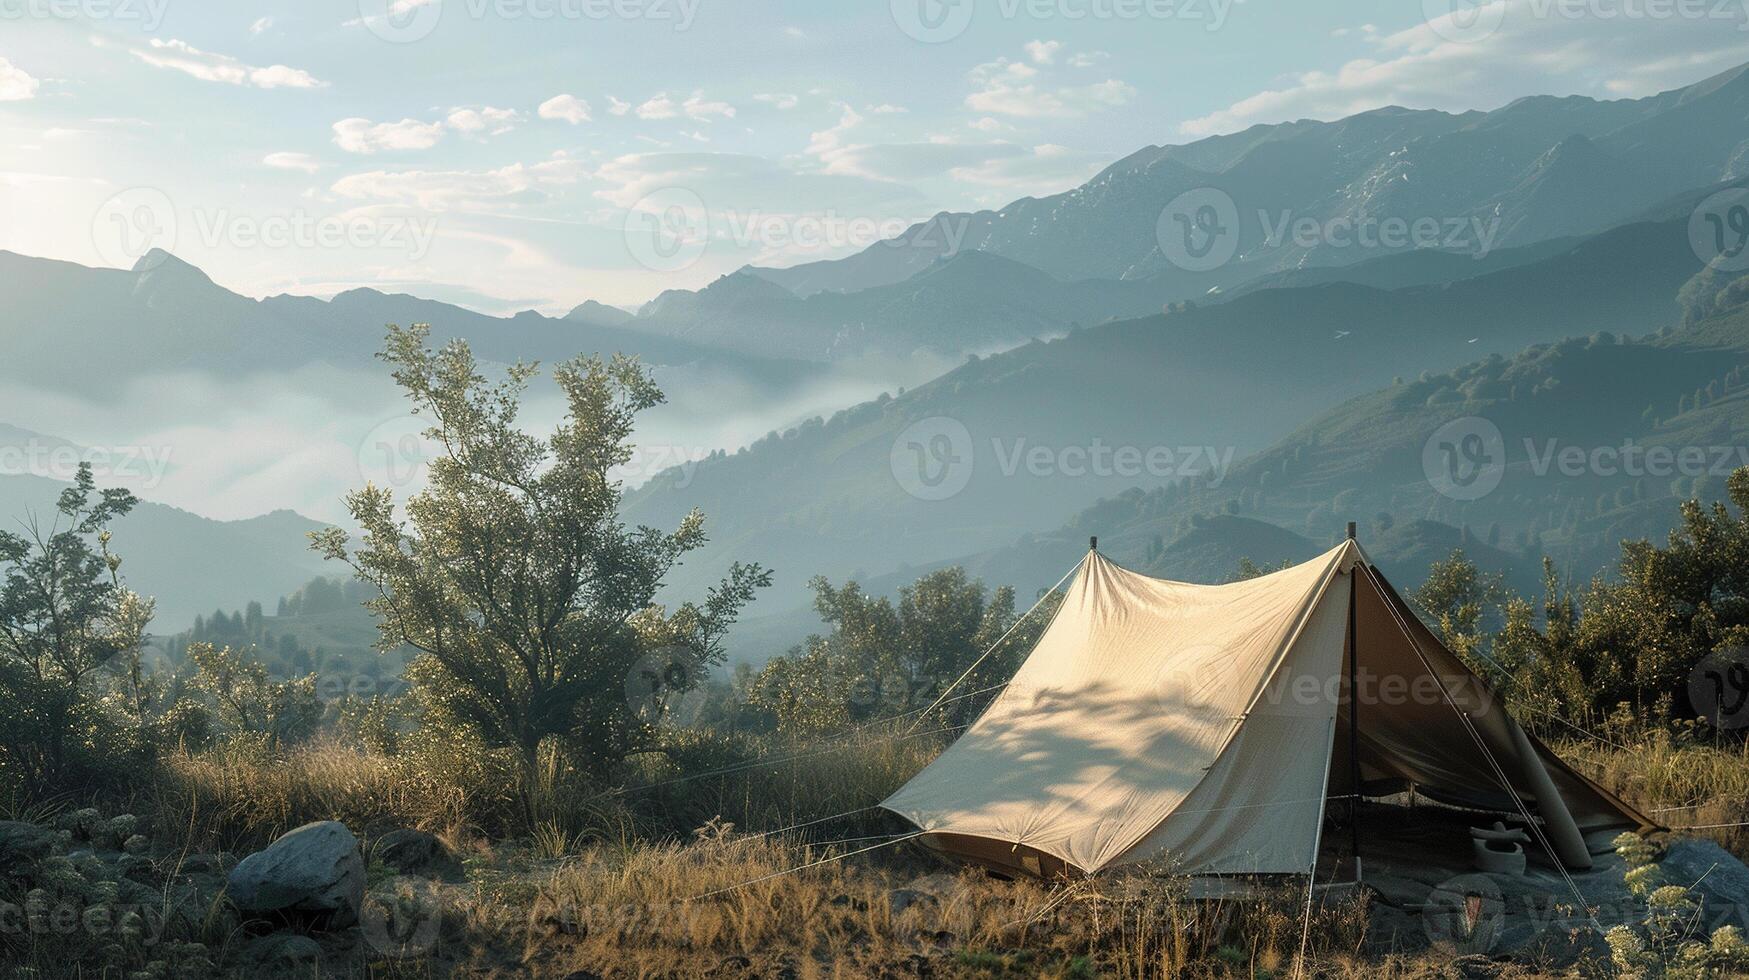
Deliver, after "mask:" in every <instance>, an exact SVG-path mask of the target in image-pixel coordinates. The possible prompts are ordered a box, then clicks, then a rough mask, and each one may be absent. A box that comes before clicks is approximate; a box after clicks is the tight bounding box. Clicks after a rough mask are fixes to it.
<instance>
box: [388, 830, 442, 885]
mask: <svg viewBox="0 0 1749 980" xmlns="http://www.w3.org/2000/svg"><path fill="white" fill-rule="evenodd" d="M370 853H371V857H372V858H373V859H374V860H377V861H380V862H382V863H383V864H386V865H388V866H389V867H391V868H394V869H395V870H397V871H399V872H401V873H403V874H418V873H420V872H425V871H437V870H443V869H446V868H447V867H448V865H449V864H450V863H451V862H452V860H453V859H452V858H451V856H450V853H449V848H448V847H445V846H444V843H443V841H441V840H438V839H437V836H436V835H435V834H428V833H426V832H425V831H423V830H391V831H389V832H388V833H386V834H384V835H383V836H381V837H379V838H377V842H376V844H375V845H374V846H372V847H371V852H370Z"/></svg>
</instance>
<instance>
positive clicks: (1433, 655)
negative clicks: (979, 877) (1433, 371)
mask: <svg viewBox="0 0 1749 980" xmlns="http://www.w3.org/2000/svg"><path fill="white" fill-rule="evenodd" d="M1351 604H1352V608H1351ZM1350 622H1352V623H1353V626H1352V628H1351V627H1350V625H1349V624H1350ZM1351 640H1352V648H1353V649H1354V650H1355V655H1354V659H1353V662H1352V663H1350V662H1349V659H1348V657H1347V656H1346V653H1347V649H1348V648H1349V647H1350V645H1351V643H1350V641H1351ZM1350 674H1352V675H1353V677H1352V680H1351V678H1350V677H1349V676H1348V675H1350ZM1350 692H1352V694H1353V697H1352V698H1351V697H1350ZM1356 708H1358V718H1359V724H1358V725H1353V726H1351V725H1350V717H1351V712H1352V711H1354V710H1355V709H1356ZM1351 728H1352V729H1354V730H1352V731H1351ZM1545 763H1546V764H1545ZM1496 766H1497V767H1498V768H1496ZM1355 773H1358V774H1359V776H1358V785H1356V782H1357V780H1356V777H1355V775H1354V774H1355ZM1502 774H1504V779H1505V781H1506V782H1507V783H1509V784H1510V789H1508V788H1506V787H1504V786H1502ZM1410 785H1413V786H1416V787H1418V788H1420V789H1422V790H1423V791H1425V792H1426V793H1427V794H1428V795H1429V796H1431V797H1433V798H1436V799H1442V800H1446V801H1448V802H1453V803H1459V804H1463V805H1467V806H1475V807H1479V808H1484V809H1491V810H1497V811H1504V812H1515V809H1516V806H1517V804H1518V803H1519V802H1520V801H1522V803H1523V804H1524V805H1525V806H1526V807H1527V808H1529V807H1531V806H1534V808H1535V810H1536V811H1537V812H1538V813H1539V814H1540V816H1541V822H1542V823H1543V824H1544V825H1545V826H1547V827H1548V828H1550V830H1551V833H1550V835H1549V836H1550V837H1551V838H1553V839H1554V840H1555V842H1556V843H1555V846H1556V849H1557V851H1558V852H1559V853H1560V855H1561V859H1562V863H1563V864H1567V865H1569V866H1581V867H1582V866H1584V863H1585V862H1586V861H1588V859H1589V858H1588V855H1586V854H1585V853H1584V848H1583V844H1582V833H1581V832H1582V831H1585V832H1588V831H1591V830H1596V829H1602V828H1604V827H1621V828H1624V829H1625V828H1629V827H1634V826H1642V827H1649V826H1651V824H1650V822H1649V821H1647V820H1645V818H1644V817H1643V816H1641V815H1639V814H1638V813H1635V812H1634V811H1633V810H1632V809H1631V808H1628V807H1626V806H1625V805H1624V804H1622V803H1621V802H1620V801H1619V800H1617V799H1615V798H1614V797H1613V796H1611V795H1609V794H1608V793H1606V792H1604V791H1603V790H1602V789H1600V788H1599V787H1597V786H1596V785H1595V784H1593V783H1591V782H1590V781H1589V780H1586V779H1585V778H1584V777H1583V776H1581V775H1579V774H1578V773H1576V772H1574V771H1572V770H1571V769H1570V768H1568V767H1566V766H1564V765H1562V764H1560V763H1559V760H1555V759H1553V755H1552V753H1550V752H1549V751H1548V749H1547V747H1546V746H1543V745H1541V744H1540V743H1538V742H1537V741H1536V740H1535V739H1534V738H1532V737H1531V736H1530V735H1529V734H1528V733H1526V732H1524V731H1523V729H1521V728H1520V727H1519V726H1518V724H1517V723H1516V722H1515V721H1513V720H1512V719H1511V718H1510V717H1509V716H1508V715H1507V713H1506V710H1505V706H1504V704H1503V703H1502V702H1500V701H1498V700H1497V699H1496V698H1495V697H1494V696H1493V694H1492V692H1491V690H1490V689H1489V688H1488V686H1487V685H1486V684H1484V683H1483V682H1482V681H1481V679H1480V678H1479V677H1477V676H1476V675H1475V674H1474V673H1472V672H1471V671H1470V670H1469V669H1468V668H1467V667H1466V666H1465V665H1464V664H1463V662H1462V661H1461V660H1459V659H1458V658H1457V657H1456V656H1455V655H1454V654H1452V653H1451V652H1450V651H1449V650H1447V649H1446V648H1445V647H1444V646H1443V645H1442V644H1441V643H1440V642H1439V640H1438V638H1437V637H1434V636H1433V634H1432V633H1430V632H1428V630H1427V628H1426V627H1425V626H1423V625H1422V624H1421V623H1420V621H1419V620H1417V619H1415V617H1414V615H1413V614H1412V613H1410V612H1409V610H1408V606H1407V605H1406V604H1405V603H1404V602H1403V601H1402V599H1401V597H1399V596H1398V595H1397V594H1396V592H1395V590H1394V589H1392V588H1391V586H1390V584H1389V583H1388V582H1386V581H1385V580H1384V578H1383V577H1382V576H1380V575H1378V574H1377V571H1376V570H1375V569H1373V568H1372V567H1371V566H1370V564H1369V563H1367V561H1366V558H1365V555H1364V553H1363V552H1362V551H1361V550H1360V548H1359V545H1357V544H1356V543H1355V542H1353V541H1345V542H1343V543H1342V544H1341V545H1338V546H1337V547H1336V548H1333V549H1332V550H1330V551H1329V552H1326V553H1325V554H1324V555H1321V556H1319V557H1318V558H1317V559H1314V560H1313V561H1310V562H1307V563H1305V564H1303V565H1299V566H1295V567H1292V568H1287V569H1283V570H1281V571H1278V572H1274V573H1271V574H1269V575H1264V576H1260V577H1257V578H1253V579H1249V580H1246V581H1241V582H1233V583H1229V584H1226V585H1217V586H1207V585H1193V584H1189V583H1183V582H1170V581H1165V580H1161V579H1154V578H1149V577H1147V576H1144V575H1139V574H1137V573H1134V572H1131V571H1128V570H1127V569H1124V568H1122V567H1120V566H1118V565H1116V564H1114V563H1113V562H1111V561H1110V560H1109V559H1107V558H1105V557H1104V555H1102V554H1099V553H1097V552H1095V553H1092V554H1090V555H1089V557H1088V558H1087V560H1086V561H1085V562H1083V564H1082V566H1081V567H1080V569H1079V571H1078V572H1077V574H1076V576H1075V578H1074V581H1073V582H1072V583H1071V584H1070V585H1069V588H1068V591H1067V593H1066V595H1065V597H1064V600H1063V603H1062V606H1061V608H1060V609H1059V611H1058V612H1057V614H1056V616H1055V617H1054V618H1053V619H1052V620H1051V623H1050V625H1049V626H1048V627H1047V628H1046V630H1045V631H1044V633H1043V635H1041V637H1040V638H1039V640H1038V642H1037V644H1036V645H1035V647H1034V648H1033V650H1032V652H1031V653H1030V654H1029V655H1028V656H1027V658H1026V660H1025V662H1024V663H1023V664H1022V665H1021V667H1020V669H1019V670H1018V671H1017V672H1016V674H1015V676H1014V677H1013V679H1012V680H1011V681H1010V682H1009V683H1008V685H1007V686H1006V687H1005V688H1004V689H1003V691H1002V692H1001V693H1000V694H999V695H998V696H997V697H996V698H995V700H994V701H993V702H992V703H991V705H990V706H989V708H988V709H986V710H985V712H984V714H983V715H982V716H981V717H980V718H978V720H977V721H976V722H975V723H973V724H972V725H971V726H970V727H969V728H968V729H967V730H966V732H965V733H964V734H962V735H961V736H960V737H959V739H958V740H956V741H955V742H954V743H953V744H952V745H950V746H948V748H947V749H946V750H944V751H943V752H942V753H941V755H940V756H938V757H937V758H936V759H935V760H934V761H933V762H931V763H930V764H929V765H928V766H926V767H925V768H924V769H923V771H921V772H919V773H918V774H917V775H916V776H915V777H913V778H912V779H911V780H910V781H909V782H907V783H906V784H905V785H904V786H903V787H901V788H900V789H899V790H898V791H897V792H896V793H894V794H893V795H892V796H891V797H889V798H888V799H887V800H886V801H885V802H884V803H883V804H882V805H883V806H884V807H885V808H886V809H888V810H891V811H893V812H895V813H897V814H899V815H901V816H903V817H905V818H906V819H907V820H909V821H911V822H912V823H914V824H915V825H916V826H917V827H918V828H920V829H921V830H923V831H924V832H925V834H926V837H925V838H924V840H925V841H926V842H927V843H929V844H930V845H931V846H933V847H935V848H936V849H938V850H940V851H942V852H944V853H948V854H958V855H960V856H963V857H965V858H967V859H971V860H977V861H981V862H984V863H997V864H1002V865H1010V864H1011V862H1013V866H1018V868H1019V870H1020V871H1021V873H1033V872H1032V865H1033V864H1037V865H1038V867H1039V868H1040V872H1039V873H1043V869H1045V868H1046V867H1047V866H1052V867H1056V866H1059V864H1060V869H1061V870H1064V871H1071V872H1085V873H1096V872H1098V871H1100V870H1103V869H1105V868H1107V867H1111V866H1115V865H1120V864H1127V863H1132V862H1137V861H1145V860H1164V861H1167V862H1168V863H1170V864H1172V865H1173V866H1175V867H1177V868H1179V869H1180V870H1182V871H1185V872H1187V873H1195V874H1243V873H1257V874H1273V873H1285V874H1303V873H1305V872H1306V870H1307V868H1308V867H1310V866H1312V864H1313V858H1314V857H1315V852H1316V849H1317V847H1318V842H1319V835H1320V830H1321V828H1322V825H1323V819H1324V816H1325V807H1326V802H1327V799H1328V798H1329V797H1330V796H1343V795H1347V794H1349V793H1353V792H1360V793H1383V792H1394V791H1395V790H1396V789H1401V788H1406V787H1407V786H1410ZM1573 841H1581V843H1580V845H1579V846H1578V848H1577V849H1575V848H1574V847H1573V846H1572V842H1573ZM1003 852H1006V853H1003ZM1027 856H1030V857H1032V858H1034V860H1032V861H1026V860H1022V858H1023V857H1027ZM992 859H994V860H992ZM1053 862H1055V863H1053Z"/></svg>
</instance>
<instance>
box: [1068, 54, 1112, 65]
mask: <svg viewBox="0 0 1749 980" xmlns="http://www.w3.org/2000/svg"><path fill="white" fill-rule="evenodd" d="M1110 57H1111V52H1109V51H1081V52H1079V53H1077V54H1074V55H1072V56H1070V58H1069V67H1070V68H1092V67H1093V66H1094V65H1097V64H1099V63H1100V62H1101V61H1105V60H1107V59H1109V58H1110Z"/></svg>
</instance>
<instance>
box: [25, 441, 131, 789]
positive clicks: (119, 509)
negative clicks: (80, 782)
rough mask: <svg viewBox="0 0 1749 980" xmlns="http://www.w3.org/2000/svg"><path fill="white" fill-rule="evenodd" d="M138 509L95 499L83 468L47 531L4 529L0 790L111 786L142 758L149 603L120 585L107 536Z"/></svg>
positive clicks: (120, 499) (125, 499)
mask: <svg viewBox="0 0 1749 980" xmlns="http://www.w3.org/2000/svg"><path fill="white" fill-rule="evenodd" d="M135 503H137V501H136V500H135V498H134V496H133V495H132V494H130V493H128V492H127V491H126V490H119V489H109V490H103V491H101V492H98V491H97V487H96V483H95V481H94V480H93V479H92V476H91V468H90V467H89V466H86V465H82V466H81V467H80V468H79V472H78V475H77V476H76V478H75V479H74V482H73V484H72V486H69V487H68V488H67V489H65V490H64V491H62V493H61V496H60V498H59V500H58V501H57V503H56V508H55V509H56V516H55V519H54V522H53V524H52V525H51V526H50V527H48V528H43V527H41V526H40V525H38V524H35V523H34V522H33V523H32V524H31V525H30V527H29V528H28V530H26V531H25V533H23V534H14V533H11V532H6V531H0V569H3V570H4V580H3V584H0V789H5V788H7V786H8V785H10V786H11V788H12V789H14V790H15V791H18V792H21V793H22V794H23V795H24V796H25V797H27V798H28V797H32V796H36V795H41V794H44V793H49V792H55V791H57V790H59V789H62V788H64V787H65V786H67V785H69V784H71V782H72V781H74V779H75V777H86V778H90V779H92V780H93V781H96V782H102V781H107V780H110V779H114V778H117V777H119V776H121V775H123V774H125V773H126V771H127V769H128V768H129V766H130V765H131V764H132V763H134V762H136V761H138V760H139V759H140V758H142V757H143V756H144V755H145V754H146V753H147V752H148V750H149V747H150V739H149V738H146V737H143V733H142V732H141V731H140V726H141V724H142V723H143V720H144V719H143V718H142V713H143V707H144V702H145V700H146V691H145V687H144V678H143V676H142V671H141V669H140V665H139V651H140V647H141V645H142V642H143V640H144V637H145V630H146V625H147V624H148V623H149V622H150V621H151V618H152V603H151V600H149V599H143V598H141V597H140V596H138V595H136V594H134V593H132V592H130V591H128V590H127V589H126V588H125V587H123V585H122V583H121V578H120V574H119V573H120V568H121V558H120V557H118V556H116V555H115V554H113V553H111V552H110V550H109V532H108V531H107V527H108V526H109V524H110V523H111V522H112V521H114V520H115V519H116V518H119V517H121V516H123V515H125V514H126V513H127V512H128V511H129V510H131V509H132V508H133V506H134V504H135ZM118 668H119V669H118Z"/></svg>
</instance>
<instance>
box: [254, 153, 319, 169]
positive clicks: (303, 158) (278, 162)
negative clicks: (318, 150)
mask: <svg viewBox="0 0 1749 980" xmlns="http://www.w3.org/2000/svg"><path fill="white" fill-rule="evenodd" d="M261 162H262V163H264V164H266V165H267V166H269V167H273V168H274V169H276V170H302V171H303V172H304V173H307V174H313V173H315V172H316V171H318V170H320V169H322V163H321V161H319V160H317V159H316V158H315V157H313V156H310V155H309V154H308V153H269V154H268V155H266V156H264V157H262V158H261Z"/></svg>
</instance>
